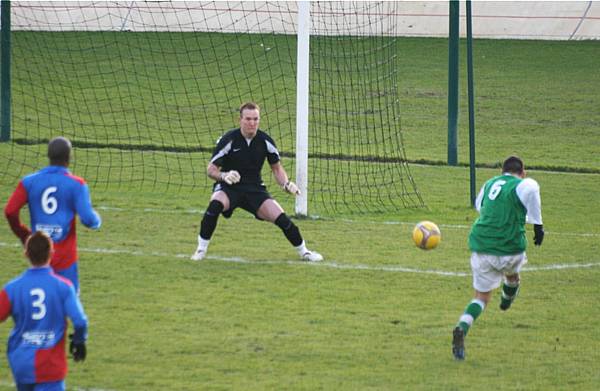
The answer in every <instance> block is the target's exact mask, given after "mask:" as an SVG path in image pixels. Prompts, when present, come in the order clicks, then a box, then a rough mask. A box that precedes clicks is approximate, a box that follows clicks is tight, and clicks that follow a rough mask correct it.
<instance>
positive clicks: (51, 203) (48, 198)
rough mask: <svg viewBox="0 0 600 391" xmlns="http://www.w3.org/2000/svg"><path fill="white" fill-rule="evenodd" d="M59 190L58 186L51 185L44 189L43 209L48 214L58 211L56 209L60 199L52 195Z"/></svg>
mask: <svg viewBox="0 0 600 391" xmlns="http://www.w3.org/2000/svg"><path fill="white" fill-rule="evenodd" d="M57 190H58V187H56V186H50V187H49V188H47V189H46V190H44V193H43V194H42V209H43V210H44V212H45V213H46V214H47V215H51V214H52V213H54V212H56V209H57V208H58V201H57V200H56V197H52V194H53V193H55V192H56V191H57Z"/></svg>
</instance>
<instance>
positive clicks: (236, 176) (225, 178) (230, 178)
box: [221, 170, 241, 185]
mask: <svg viewBox="0 0 600 391" xmlns="http://www.w3.org/2000/svg"><path fill="white" fill-rule="evenodd" d="M240 178H241V177H240V173H239V172H237V171H235V170H231V171H226V172H222V173H221V181H222V182H225V183H227V184H228V185H233V184H235V183H238V182H239V181H240Z"/></svg>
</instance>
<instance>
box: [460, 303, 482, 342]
mask: <svg viewBox="0 0 600 391" xmlns="http://www.w3.org/2000/svg"><path fill="white" fill-rule="evenodd" d="M484 309H485V304H484V303H483V301H481V300H478V299H473V300H472V301H471V302H470V303H469V305H468V306H467V308H465V312H464V313H463V314H462V316H461V317H460V319H459V320H458V325H457V326H458V327H460V328H461V329H463V331H464V332H465V335H467V333H468V332H469V328H471V325H472V324H473V322H474V321H475V319H477V317H479V315H481V313H482V312H483V310H484Z"/></svg>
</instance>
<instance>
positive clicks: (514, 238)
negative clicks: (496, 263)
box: [469, 173, 542, 255]
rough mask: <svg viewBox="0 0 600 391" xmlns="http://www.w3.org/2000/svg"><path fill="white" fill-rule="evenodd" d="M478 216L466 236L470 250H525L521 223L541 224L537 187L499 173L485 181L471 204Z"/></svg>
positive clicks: (494, 252) (504, 252)
mask: <svg viewBox="0 0 600 391" xmlns="http://www.w3.org/2000/svg"><path fill="white" fill-rule="evenodd" d="M475 207H476V208H477V210H478V211H479V213H480V215H479V217H478V218H477V220H476V221H475V223H474V224H473V227H472V228H471V232H470V234H469V248H470V249H471V251H474V252H478V253H484V254H492V255H512V254H518V253H521V252H523V251H525V249H526V247H527V239H526V237H525V223H526V222H528V223H531V224H542V213H541V201H540V188H539V185H538V183H537V182H536V181H535V180H533V179H530V178H526V179H521V178H519V177H516V176H514V175H510V174H506V173H505V174H503V175H500V176H497V177H494V178H492V179H490V180H488V181H487V182H486V183H485V184H484V185H483V187H482V188H481V191H480V192H479V195H478V196H477V199H476V201H475Z"/></svg>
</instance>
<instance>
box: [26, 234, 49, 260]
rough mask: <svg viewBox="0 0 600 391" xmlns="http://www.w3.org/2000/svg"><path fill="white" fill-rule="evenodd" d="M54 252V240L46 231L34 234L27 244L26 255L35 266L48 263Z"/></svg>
mask: <svg viewBox="0 0 600 391" xmlns="http://www.w3.org/2000/svg"><path fill="white" fill-rule="evenodd" d="M51 251H52V240H51V239H50V237H49V236H48V235H47V234H46V233H45V232H44V231H37V232H35V233H33V234H32V235H31V236H29V238H27V241H26V242H25V253H26V254H27V258H29V261H30V262H31V264H32V265H33V266H41V265H43V264H45V263H47V262H48V260H49V259H50V253H51Z"/></svg>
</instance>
